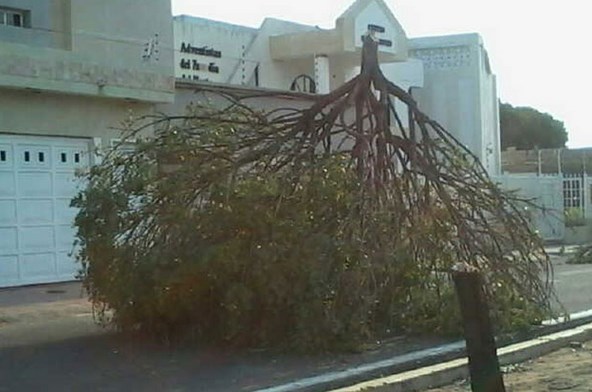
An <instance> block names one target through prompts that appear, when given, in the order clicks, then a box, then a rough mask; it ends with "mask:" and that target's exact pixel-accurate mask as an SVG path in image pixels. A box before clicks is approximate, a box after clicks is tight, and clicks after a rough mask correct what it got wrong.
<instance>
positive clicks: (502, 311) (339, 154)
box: [74, 36, 552, 350]
mask: <svg viewBox="0 0 592 392" xmlns="http://www.w3.org/2000/svg"><path fill="white" fill-rule="evenodd" d="M205 93H206V95H207V94H209V93H208V92H207V91H205ZM270 95H272V94H267V96H270ZM220 96H221V97H222V98H223V100H224V102H225V104H224V105H222V106H220V105H217V106H216V107H212V106H211V105H209V104H207V103H206V104H196V105H193V106H192V107H190V108H189V112H188V113H187V114H186V115H182V116H169V115H161V116H147V117H144V118H142V119H139V121H138V122H135V123H133V124H131V125H130V126H129V128H128V129H127V130H126V131H125V138H124V140H129V139H135V140H137V144H136V148H135V149H134V151H131V152H129V151H126V152H125V153H122V146H123V144H122V145H121V146H120V147H119V148H118V147H116V148H115V149H114V151H111V152H110V153H109V154H108V155H107V156H106V157H105V159H104V160H103V162H102V163H101V164H100V165H98V166H96V167H94V168H93V169H92V170H91V172H90V174H89V176H88V188H87V189H86V190H84V191H83V192H81V194H80V195H78V197H77V198H76V199H75V200H74V205H75V206H77V207H79V208H80V212H79V214H78V216H77V218H76V225H77V228H78V239H79V245H80V248H79V249H80V250H79V253H78V259H79V260H80V262H81V265H82V269H81V276H82V278H83V282H84V286H85V288H86V289H87V291H88V293H89V296H90V299H91V301H92V302H93V304H94V305H95V309H96V310H97V314H98V316H99V318H100V320H101V321H103V322H104V323H106V324H110V325H113V326H115V327H117V328H119V329H123V330H138V331H142V332H145V333H147V334H149V335H152V336H159V337H162V338H165V339H167V340H168V339H173V338H179V337H181V336H183V337H188V336H189V337H194V338H197V339H203V340H207V341H218V342H226V343H229V344H234V345H282V346H288V347H292V348H295V347H297V348H299V349H303V350H319V349H335V348H343V347H349V346H351V345H358V344H360V343H361V342H364V341H367V340H368V339H376V338H381V337H384V336H388V335H391V334H394V333H408V332H422V331H430V332H439V333H454V332H459V331H460V323H459V321H458V320H459V315H458V309H457V305H456V300H455V299H454V292H453V288H452V285H451V282H450V280H449V277H448V273H449V272H450V269H451V267H452V266H453V265H454V264H456V263H459V262H460V263H465V264H468V265H470V266H472V267H474V268H476V269H478V270H479V271H482V272H483V275H484V278H485V282H486V292H487V295H488V297H489V298H490V299H491V300H492V308H493V317H494V319H495V320H496V324H497V325H498V326H500V328H502V329H516V328H519V327H525V326H528V325H530V324H531V323H536V322H538V321H540V320H541V318H542V317H544V316H546V315H548V314H549V312H550V300H551V296H552V289H551V285H550V274H551V268H550V263H549V259H548V256H547V255H546V253H545V252H544V249H543V247H542V242H541V240H540V238H539V237H538V236H537V235H536V234H535V233H534V232H533V231H532V230H531V229H530V225H529V221H528V216H527V215H525V212H524V209H523V207H522V206H523V204H524V203H529V202H528V201H526V200H521V199H519V198H518V197H517V196H515V195H514V194H511V193H507V192H505V191H503V190H501V189H500V188H499V187H498V186H497V185H496V184H494V183H493V182H492V181H491V180H490V178H489V177H488V175H487V173H486V171H485V169H484V168H483V166H482V165H481V164H480V162H479V161H478V159H476V157H475V156H474V155H473V154H472V153H471V152H470V151H469V150H467V149H466V148H465V147H464V146H463V145H462V144H461V143H459V142H458V141H457V140H456V139H455V138H454V137H453V136H452V135H451V134H450V133H449V132H447V131H446V130H445V129H444V128H443V127H442V126H440V125H439V124H438V123H437V122H436V121H433V120H431V119H430V118H429V117H428V116H426V115H425V114H424V113H422V112H421V111H420V110H419V108H418V106H417V103H416V102H415V100H414V99H413V98H412V97H411V96H410V95H409V94H408V93H406V92H405V91H404V90H402V89H401V88H399V87H397V86H396V85H394V84H393V83H391V82H390V81H388V80H387V79H386V78H385V77H384V75H383V74H382V72H381V70H380V67H379V64H378V59H377V43H376V42H375V41H374V40H373V39H372V37H370V36H368V37H366V38H365V42H364V48H363V55H362V67H361V72H360V74H359V75H358V76H356V77H355V78H354V79H352V80H350V81H349V82H347V83H346V84H344V85H343V86H341V87H339V88H337V89H336V90H334V91H332V92H331V93H329V94H326V95H319V96H316V97H315V98H314V102H313V103H312V104H311V105H310V106H309V107H307V108H305V109H295V108H291V107H288V108H281V109H275V110H270V111H260V110H255V109H253V108H252V107H251V106H250V105H248V100H249V98H252V97H246V96H242V97H239V96H234V95H231V94H220ZM395 106H396V107H397V108H399V107H401V106H404V107H405V108H406V111H407V118H408V119H407V121H405V123H404V121H403V119H402V117H401V116H400V113H401V112H400V111H397V110H395ZM149 127H156V128H157V129H158V132H157V133H156V134H155V135H154V136H152V137H149V138H142V137H140V135H142V134H143V132H144V131H145V130H146V129H147V128H149Z"/></svg>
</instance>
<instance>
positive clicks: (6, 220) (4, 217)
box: [0, 200, 16, 226]
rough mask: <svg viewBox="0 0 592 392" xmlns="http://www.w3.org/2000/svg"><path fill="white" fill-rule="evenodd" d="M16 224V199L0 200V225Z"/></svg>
mask: <svg viewBox="0 0 592 392" xmlns="http://www.w3.org/2000/svg"><path fill="white" fill-rule="evenodd" d="M13 225H16V200H0V226H13Z"/></svg>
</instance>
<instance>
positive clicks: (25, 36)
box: [0, 0, 72, 49]
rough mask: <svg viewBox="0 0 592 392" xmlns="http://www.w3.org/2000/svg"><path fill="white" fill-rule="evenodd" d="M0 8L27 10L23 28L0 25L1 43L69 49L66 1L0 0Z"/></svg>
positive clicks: (67, 6)
mask: <svg viewBox="0 0 592 392" xmlns="http://www.w3.org/2000/svg"><path fill="white" fill-rule="evenodd" d="M0 6H2V7H8V8H15V9H19V10H25V11H27V13H26V15H25V16H26V18H25V25H26V26H27V28H25V29H23V28H19V27H13V26H4V25H0V37H2V39H1V40H2V41H5V42H13V43H20V44H25V45H30V46H37V47H48V48H56V49H70V46H71V38H72V36H71V34H70V32H71V25H70V0H46V1H39V0H1V1H0Z"/></svg>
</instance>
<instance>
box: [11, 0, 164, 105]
mask: <svg viewBox="0 0 592 392" xmlns="http://www.w3.org/2000/svg"><path fill="white" fill-rule="evenodd" d="M6 2H10V3H11V4H10V5H12V6H14V7H16V8H19V9H25V10H27V11H28V12H30V15H31V27H30V28H16V27H6V29H10V34H8V35H4V34H2V35H0V88H2V87H9V88H21V89H22V88H31V89H37V90H43V91H53V92H60V93H66V94H78V95H91V96H102V97H111V98H130V99H136V100H141V101H148V102H167V101H171V100H172V98H173V93H174V77H173V50H172V46H173V32H172V21H171V11H170V1H169V0H125V1H124V0H103V1H86V0H36V1H33V0H24V1H20V0H19V1H16V0H0V4H5V3H6ZM7 5H8V4H7ZM48 30H49V31H48ZM3 31H4V29H3ZM147 45H151V47H152V48H153V50H152V54H151V56H149V57H145V56H144V54H145V48H146V46H147Z"/></svg>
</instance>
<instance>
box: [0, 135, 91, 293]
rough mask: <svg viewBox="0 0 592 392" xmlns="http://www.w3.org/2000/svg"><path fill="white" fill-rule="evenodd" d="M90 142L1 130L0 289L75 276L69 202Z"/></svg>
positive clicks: (86, 162) (72, 214)
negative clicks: (8, 132) (18, 133)
mask: <svg viewBox="0 0 592 392" xmlns="http://www.w3.org/2000/svg"><path fill="white" fill-rule="evenodd" d="M89 148H90V141H89V140H87V139H69V138H57V137H36V136H15V135H7V134H0V287H9V286H19V285H26V284H36V283H49V282H59V281H67V280H72V279H73V278H74V276H75V274H76V271H77V268H78V267H77V265H76V263H75V261H74V257H73V256H72V255H71V254H72V251H73V242H74V238H75V230H74V228H73V226H72V224H73V221H74V217H75V215H76V210H75V209H73V208H71V207H70V200H71V199H72V197H73V196H74V195H75V194H76V192H77V189H78V186H79V182H80V181H79V180H78V179H77V178H76V176H75V171H76V169H83V168H87V167H89V165H90V154H89Z"/></svg>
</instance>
